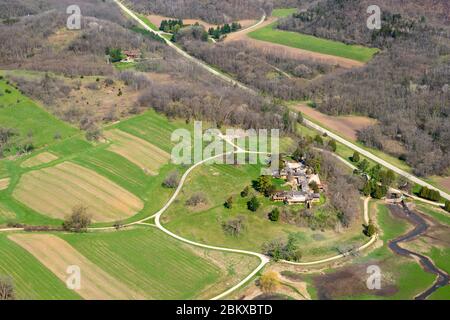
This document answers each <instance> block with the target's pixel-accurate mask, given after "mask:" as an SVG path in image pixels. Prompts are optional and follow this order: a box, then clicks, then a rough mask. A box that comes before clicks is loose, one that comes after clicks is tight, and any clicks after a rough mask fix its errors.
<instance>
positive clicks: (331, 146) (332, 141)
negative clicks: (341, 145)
mask: <svg viewBox="0 0 450 320" xmlns="http://www.w3.org/2000/svg"><path fill="white" fill-rule="evenodd" d="M328 147H329V148H330V150H331V151H333V152H336V149H337V145H336V141H334V140H330V141H329V142H328Z"/></svg>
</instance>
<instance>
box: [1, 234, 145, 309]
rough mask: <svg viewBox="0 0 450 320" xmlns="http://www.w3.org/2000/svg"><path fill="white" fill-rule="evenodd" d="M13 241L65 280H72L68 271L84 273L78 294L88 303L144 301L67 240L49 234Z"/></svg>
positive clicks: (14, 238)
mask: <svg viewBox="0 0 450 320" xmlns="http://www.w3.org/2000/svg"><path fill="white" fill-rule="evenodd" d="M9 239H11V240H12V241H14V242H16V243H17V244H18V245H20V246H21V247H23V248H24V249H25V250H27V251H28V252H30V253H31V254H32V255H33V256H34V257H35V258H36V259H38V260H39V261H40V262H41V263H42V264H43V265H44V266H45V267H47V268H48V269H49V270H50V271H51V272H53V273H54V274H55V275H56V276H57V277H58V278H59V279H60V280H61V281H63V282H66V280H67V278H68V276H69V275H68V273H67V272H66V271H67V268H68V267H69V266H74V265H75V266H78V267H80V270H81V288H80V289H79V290H76V292H77V293H78V294H79V295H80V296H82V297H83V298H85V299H88V300H117V299H143V295H142V294H140V293H139V292H136V290H135V289H133V290H132V289H130V288H128V287H127V286H126V285H125V284H123V283H122V282H120V281H118V280H117V279H116V278H114V277H112V276H111V275H109V274H108V273H106V272H105V271H103V270H102V269H100V268H99V267H98V266H97V265H95V264H94V263H92V262H91V261H89V260H88V259H87V258H86V257H84V256H83V255H81V254H80V253H79V252H78V251H77V250H75V249H74V248H73V247H72V246H70V245H69V244H68V243H67V242H65V241H64V240H62V239H60V238H58V237H57V236H54V235H48V234H15V235H10V236H9Z"/></svg>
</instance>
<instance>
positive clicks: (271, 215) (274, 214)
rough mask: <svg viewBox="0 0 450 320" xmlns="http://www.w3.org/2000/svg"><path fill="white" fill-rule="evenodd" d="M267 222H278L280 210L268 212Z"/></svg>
mask: <svg viewBox="0 0 450 320" xmlns="http://www.w3.org/2000/svg"><path fill="white" fill-rule="evenodd" d="M269 220H270V221H274V222H275V221H278V220H280V210H278V208H275V209H273V210H272V211H270V212H269Z"/></svg>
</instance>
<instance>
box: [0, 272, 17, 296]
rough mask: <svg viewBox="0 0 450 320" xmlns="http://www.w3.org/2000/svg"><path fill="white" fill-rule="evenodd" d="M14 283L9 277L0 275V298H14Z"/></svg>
mask: <svg viewBox="0 0 450 320" xmlns="http://www.w3.org/2000/svg"><path fill="white" fill-rule="evenodd" d="M15 299H16V293H15V289H14V284H13V281H12V279H11V278H9V277H0V300H15Z"/></svg>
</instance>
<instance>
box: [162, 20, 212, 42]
mask: <svg viewBox="0 0 450 320" xmlns="http://www.w3.org/2000/svg"><path fill="white" fill-rule="evenodd" d="M171 41H173V42H177V43H184V42H187V41H198V42H207V41H208V32H206V30H205V27H203V26H201V25H199V24H197V25H193V26H189V27H186V28H183V29H179V30H177V31H176V32H175V33H174V34H173V35H172V38H171Z"/></svg>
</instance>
